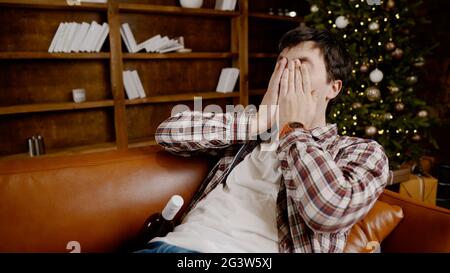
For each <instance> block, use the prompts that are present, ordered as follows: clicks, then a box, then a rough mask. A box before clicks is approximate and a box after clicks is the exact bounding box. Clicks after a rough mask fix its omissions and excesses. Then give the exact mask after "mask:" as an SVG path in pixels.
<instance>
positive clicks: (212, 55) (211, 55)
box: [123, 52, 239, 60]
mask: <svg viewBox="0 0 450 273" xmlns="http://www.w3.org/2000/svg"><path fill="white" fill-rule="evenodd" d="M238 56H239V54H238V53H232V52H224V53H221V52H218V53H216V52H192V53H166V54H160V53H124V54H123V58H124V59H153V60H159V59H228V58H236V57H238Z"/></svg>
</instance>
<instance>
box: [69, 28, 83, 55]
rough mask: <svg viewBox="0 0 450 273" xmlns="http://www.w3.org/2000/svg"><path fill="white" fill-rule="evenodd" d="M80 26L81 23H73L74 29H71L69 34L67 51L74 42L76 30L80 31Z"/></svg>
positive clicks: (70, 49)
mask: <svg viewBox="0 0 450 273" xmlns="http://www.w3.org/2000/svg"><path fill="white" fill-rule="evenodd" d="M80 27H81V24H78V23H74V30H73V33H72V34H71V36H70V37H69V42H68V48H67V52H71V51H72V46H73V44H74V42H75V39H76V37H77V35H78V32H79V31H80Z"/></svg>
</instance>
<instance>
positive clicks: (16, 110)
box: [0, 100, 114, 116]
mask: <svg viewBox="0 0 450 273" xmlns="http://www.w3.org/2000/svg"><path fill="white" fill-rule="evenodd" d="M112 106H114V101H113V100H104V101H89V102H81V103H75V102H62V103H42V104H24V105H13V106H3V107H0V116H1V115H10V114H22V113H36V112H50V111H62V110H75V109H93V108H101V107H112Z"/></svg>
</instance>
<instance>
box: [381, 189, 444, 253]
mask: <svg viewBox="0 0 450 273" xmlns="http://www.w3.org/2000/svg"><path fill="white" fill-rule="evenodd" d="M380 200H381V201H384V202H387V203H389V204H392V205H398V206H400V207H401V208H402V209H403V214H404V218H403V220H402V221H401V222H400V224H399V225H398V226H397V227H396V228H395V229H394V231H393V232H392V233H391V234H390V235H389V236H388V237H387V238H386V239H385V240H384V241H383V243H382V246H381V250H382V251H383V252H450V236H449V235H450V210H447V209H444V208H439V207H436V206H430V205H426V204H424V203H420V202H417V201H415V200H413V199H411V198H406V197H403V196H401V195H399V194H398V193H395V192H392V191H388V190H385V191H384V193H383V194H382V196H381V197H380Z"/></svg>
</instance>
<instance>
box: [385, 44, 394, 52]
mask: <svg viewBox="0 0 450 273" xmlns="http://www.w3.org/2000/svg"><path fill="white" fill-rule="evenodd" d="M384 48H385V49H386V50H387V51H392V50H394V49H395V44H394V42H388V43H387V44H386V45H385V46H384Z"/></svg>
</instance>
